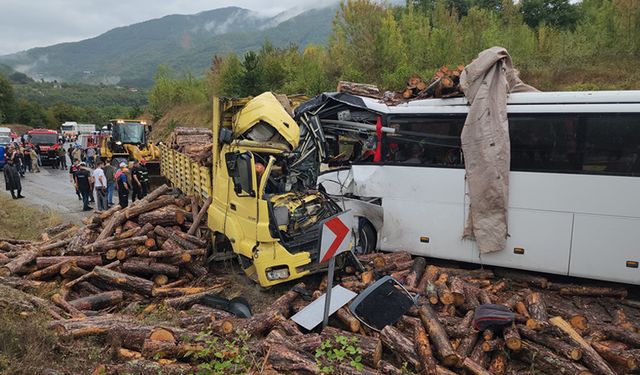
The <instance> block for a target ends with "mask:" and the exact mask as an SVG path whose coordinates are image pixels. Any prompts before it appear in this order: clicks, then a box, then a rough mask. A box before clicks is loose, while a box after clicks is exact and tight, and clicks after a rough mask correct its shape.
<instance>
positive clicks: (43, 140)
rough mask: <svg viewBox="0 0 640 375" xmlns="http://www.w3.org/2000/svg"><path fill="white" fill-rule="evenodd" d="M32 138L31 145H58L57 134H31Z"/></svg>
mask: <svg viewBox="0 0 640 375" xmlns="http://www.w3.org/2000/svg"><path fill="white" fill-rule="evenodd" d="M29 135H30V136H31V143H33V144H34V145H36V144H45V145H53V144H56V143H58V135H57V134H29Z"/></svg>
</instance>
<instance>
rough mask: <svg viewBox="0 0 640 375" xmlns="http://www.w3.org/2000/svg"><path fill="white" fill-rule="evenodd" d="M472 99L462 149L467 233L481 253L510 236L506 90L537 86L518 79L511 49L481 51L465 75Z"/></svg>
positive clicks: (497, 246)
mask: <svg viewBox="0 0 640 375" xmlns="http://www.w3.org/2000/svg"><path fill="white" fill-rule="evenodd" d="M460 87H461V88H462V90H463V91H464V94H465V96H466V97H467V100H469V103H470V104H471V108H470V109H469V114H468V115H467V119H466V121H465V122H464V128H463V129H462V136H461V138H462V151H463V152H464V164H465V169H466V178H467V184H468V186H469V198H470V203H471V205H470V208H469V216H468V217H467V224H466V226H465V229H464V233H463V238H469V239H475V240H476V241H477V243H478V248H479V249H480V253H488V252H492V251H499V250H503V249H504V248H505V245H506V241H507V208H508V205H509V164H510V157H511V152H510V147H511V146H510V143H509V123H508V121H507V94H508V93H510V92H523V91H537V90H536V89H535V88H533V87H531V86H528V85H526V84H524V83H522V81H521V80H520V79H519V78H518V76H517V72H516V71H515V70H514V69H513V66H512V64H511V57H510V56H509V54H508V53H507V50H506V49H504V48H501V47H493V48H490V49H487V50H485V51H482V52H481V53H480V54H479V55H478V57H477V58H476V59H475V60H473V61H472V62H471V64H469V65H467V66H466V67H465V69H464V71H463V72H462V75H461V76H460Z"/></svg>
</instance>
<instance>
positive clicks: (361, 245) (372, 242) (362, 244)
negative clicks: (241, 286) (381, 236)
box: [357, 219, 378, 254]
mask: <svg viewBox="0 0 640 375" xmlns="http://www.w3.org/2000/svg"><path fill="white" fill-rule="evenodd" d="M377 242H378V233H377V232H376V228H375V227H374V226H373V224H371V222H369V220H366V219H363V220H362V221H361V223H360V228H359V229H358V247H357V250H358V253H360V254H369V253H372V252H374V251H376V246H377Z"/></svg>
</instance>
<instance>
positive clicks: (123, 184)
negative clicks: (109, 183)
mask: <svg viewBox="0 0 640 375" xmlns="http://www.w3.org/2000/svg"><path fill="white" fill-rule="evenodd" d="M127 173H129V170H128V169H127V163H124V162H122V163H120V170H118V171H117V172H116V174H115V175H114V177H115V178H116V182H117V184H118V200H119V202H120V207H122V208H125V207H127V206H128V205H129V178H128V177H127Z"/></svg>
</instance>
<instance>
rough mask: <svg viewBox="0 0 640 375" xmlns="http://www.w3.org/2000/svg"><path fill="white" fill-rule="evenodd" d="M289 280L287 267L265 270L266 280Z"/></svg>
mask: <svg viewBox="0 0 640 375" xmlns="http://www.w3.org/2000/svg"><path fill="white" fill-rule="evenodd" d="M288 278H289V267H287V266H284V267H279V268H267V279H269V280H282V279H288Z"/></svg>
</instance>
